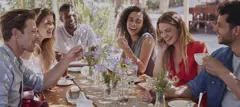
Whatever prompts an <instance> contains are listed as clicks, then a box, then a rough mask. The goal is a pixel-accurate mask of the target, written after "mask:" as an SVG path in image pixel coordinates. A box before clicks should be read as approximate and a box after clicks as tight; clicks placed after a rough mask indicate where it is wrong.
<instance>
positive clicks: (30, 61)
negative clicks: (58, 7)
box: [21, 8, 56, 106]
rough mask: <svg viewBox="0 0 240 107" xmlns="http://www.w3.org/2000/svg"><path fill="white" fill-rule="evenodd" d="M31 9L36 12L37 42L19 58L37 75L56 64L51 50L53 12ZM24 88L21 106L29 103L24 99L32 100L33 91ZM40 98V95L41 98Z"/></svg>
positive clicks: (53, 39)
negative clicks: (33, 48)
mask: <svg viewBox="0 0 240 107" xmlns="http://www.w3.org/2000/svg"><path fill="white" fill-rule="evenodd" d="M32 10H33V11H34V12H35V13H36V14H37V15H36V16H37V18H36V25H37V27H38V33H39V36H40V38H39V44H36V46H35V50H34V52H33V53H29V52H26V51H25V52H24V54H23V55H22V56H21V58H22V59H23V62H24V65H25V66H26V67H29V68H30V69H32V70H33V71H34V72H35V73H38V74H39V75H44V73H46V72H47V71H49V70H50V69H51V68H52V67H53V65H55V64H56V61H55V53H54V50H53V49H54V48H53V45H54V42H55V14H54V13H53V12H52V11H51V10H49V9H47V8H35V9H32ZM26 90H27V91H26V92H25V94H24V96H23V103H22V105H23V106H27V105H29V103H27V102H24V101H25V100H24V99H30V100H33V91H31V89H26ZM29 90H30V91H29ZM42 98H43V97H40V99H41V100H42ZM30 105H31V104H30Z"/></svg>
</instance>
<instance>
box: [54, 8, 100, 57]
mask: <svg viewBox="0 0 240 107" xmlns="http://www.w3.org/2000/svg"><path fill="white" fill-rule="evenodd" d="M59 14H60V20H61V21H62V22H63V24H62V25H60V26H58V27H57V30H56V31H57V32H56V33H57V36H56V44H55V51H56V52H59V53H61V54H66V53H67V52H68V51H69V49H71V48H72V47H73V46H75V45H78V44H81V45H82V47H83V48H84V52H86V51H87V50H88V47H90V46H93V45H97V44H98V42H97V40H96V35H95V33H94V31H93V29H92V28H91V27H90V26H89V25H86V24H78V22H77V15H76V11H75V10H74V8H73V6H72V5H71V4H63V5H62V6H61V7H60V9H59Z"/></svg>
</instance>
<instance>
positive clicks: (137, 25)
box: [127, 12, 143, 36]
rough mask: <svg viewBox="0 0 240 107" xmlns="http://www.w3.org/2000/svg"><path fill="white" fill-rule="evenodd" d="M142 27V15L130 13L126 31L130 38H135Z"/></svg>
mask: <svg viewBox="0 0 240 107" xmlns="http://www.w3.org/2000/svg"><path fill="white" fill-rule="evenodd" d="M142 26H143V14H142V13H141V12H132V13H131V14H130V15H129V16H128V19H127V31H128V33H129V34H130V35H131V36H136V35H137V34H138V32H139V31H140V30H141V28H142Z"/></svg>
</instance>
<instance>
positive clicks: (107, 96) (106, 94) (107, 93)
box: [104, 83, 112, 99]
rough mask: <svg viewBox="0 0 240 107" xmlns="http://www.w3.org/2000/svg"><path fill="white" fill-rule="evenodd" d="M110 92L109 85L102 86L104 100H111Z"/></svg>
mask: <svg viewBox="0 0 240 107" xmlns="http://www.w3.org/2000/svg"><path fill="white" fill-rule="evenodd" d="M111 92H112V88H111V86H110V84H107V83H106V84H104V98H105V99H111Z"/></svg>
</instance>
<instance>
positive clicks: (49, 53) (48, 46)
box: [33, 8, 56, 71]
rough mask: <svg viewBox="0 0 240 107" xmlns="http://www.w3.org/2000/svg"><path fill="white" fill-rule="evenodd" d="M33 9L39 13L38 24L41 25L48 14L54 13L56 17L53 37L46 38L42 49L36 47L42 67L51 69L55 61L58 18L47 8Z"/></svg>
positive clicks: (41, 46)
mask: <svg viewBox="0 0 240 107" xmlns="http://www.w3.org/2000/svg"><path fill="white" fill-rule="evenodd" d="M33 11H34V12H35V13H36V14H37V18H36V24H37V26H39V24H40V23H41V22H42V19H43V18H44V17H46V16H47V15H52V16H53V19H54V30H53V36H52V37H51V38H45V39H44V40H43V41H42V43H41V45H40V49H39V48H37V47H36V49H35V53H37V54H39V55H40V64H41V66H42V69H43V70H44V71H46V70H49V69H50V67H51V65H52V64H53V62H54V61H55V53H54V47H53V46H54V43H55V29H56V28H55V26H56V22H55V21H56V18H55V14H54V13H53V12H52V11H51V10H49V9H47V8H35V9H33Z"/></svg>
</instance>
